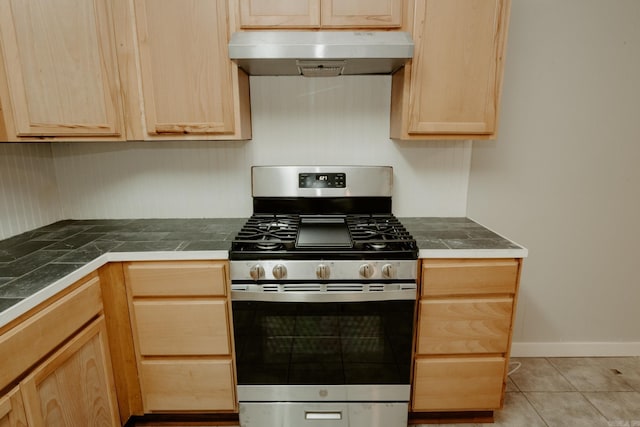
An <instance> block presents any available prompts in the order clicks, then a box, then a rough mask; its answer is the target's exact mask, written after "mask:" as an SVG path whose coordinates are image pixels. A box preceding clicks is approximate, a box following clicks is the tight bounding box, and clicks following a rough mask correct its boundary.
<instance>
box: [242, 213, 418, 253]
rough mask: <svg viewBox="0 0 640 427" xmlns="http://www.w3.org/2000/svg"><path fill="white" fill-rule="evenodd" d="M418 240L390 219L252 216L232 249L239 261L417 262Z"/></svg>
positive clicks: (384, 216) (374, 216) (387, 216)
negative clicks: (412, 260)
mask: <svg viewBox="0 0 640 427" xmlns="http://www.w3.org/2000/svg"><path fill="white" fill-rule="evenodd" d="M417 255H418V249H417V245H416V242H415V240H414V239H413V237H412V236H411V235H410V234H409V232H407V230H406V229H405V228H404V226H403V225H402V224H401V223H400V221H398V219H397V218H396V217H395V216H393V215H392V214H388V213H384V214H368V215H367V214H355V215H301V214H254V215H253V216H252V217H251V218H249V220H248V221H247V222H246V224H245V225H244V227H242V229H241V230H240V232H239V233H238V234H237V236H236V237H235V239H234V240H233V242H232V245H231V252H230V258H231V259H232V260H233V259H236V260H240V259H318V258H319V257H322V258H325V257H332V256H338V257H339V258H341V259H416V258H417Z"/></svg>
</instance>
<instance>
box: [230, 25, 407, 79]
mask: <svg viewBox="0 0 640 427" xmlns="http://www.w3.org/2000/svg"><path fill="white" fill-rule="evenodd" d="M229 57H230V58H231V60H233V61H235V62H236V63H237V64H238V66H239V67H240V68H242V69H243V70H245V71H246V72H247V73H248V74H250V75H254V76H293V75H300V74H302V75H305V76H312V77H322V76H338V75H353V74H391V73H393V72H394V71H395V70H397V69H398V68H400V67H402V66H403V65H404V63H405V62H406V61H408V60H409V59H411V58H412V57H413V40H412V39H411V36H410V35H409V33H406V32H400V31H360V32H354V31H242V32H237V33H233V34H232V36H231V41H230V42H229Z"/></svg>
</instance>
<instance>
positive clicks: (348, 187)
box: [251, 166, 393, 197]
mask: <svg viewBox="0 0 640 427" xmlns="http://www.w3.org/2000/svg"><path fill="white" fill-rule="evenodd" d="M327 173H344V174H345V185H344V187H343V188H300V186H299V176H300V174H327ZM251 177H252V180H251V184H252V195H253V197H391V193H392V188H393V169H392V168H391V167H390V166H254V167H253V168H251Z"/></svg>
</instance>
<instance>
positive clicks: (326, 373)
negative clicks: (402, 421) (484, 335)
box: [233, 300, 415, 385]
mask: <svg viewBox="0 0 640 427" xmlns="http://www.w3.org/2000/svg"><path fill="white" fill-rule="evenodd" d="M414 304H415V301H406V300H405V301H375V302H343V303H309V302H304V303H299V302H296V303H293V302H257V301H234V302H233V322H234V334H235V346H236V361H237V368H238V384H242V385H249V384H252V385H258V384H282V385H290V384H409V376H410V369H411V345H412V335H413V313H414Z"/></svg>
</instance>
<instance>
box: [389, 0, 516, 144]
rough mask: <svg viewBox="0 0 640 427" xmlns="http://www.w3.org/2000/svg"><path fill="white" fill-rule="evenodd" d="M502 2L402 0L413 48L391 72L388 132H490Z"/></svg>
mask: <svg viewBox="0 0 640 427" xmlns="http://www.w3.org/2000/svg"><path fill="white" fill-rule="evenodd" d="M510 4H511V3H510V0H411V1H409V11H410V14H411V13H412V14H413V18H412V19H411V22H410V25H411V26H412V29H411V31H412V34H413V39H414V42H415V52H414V57H413V60H412V61H411V62H410V63H409V64H407V65H406V66H405V67H404V68H403V69H401V70H399V71H398V72H397V73H395V74H394V76H393V83H392V95H391V137H392V138H396V139H406V140H410V139H491V138H495V136H496V131H497V123H498V112H499V104H500V92H501V87H502V73H503V67H504V63H503V61H504V50H505V43H506V38H507V29H508V28H507V27H508V21H509V8H510Z"/></svg>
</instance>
